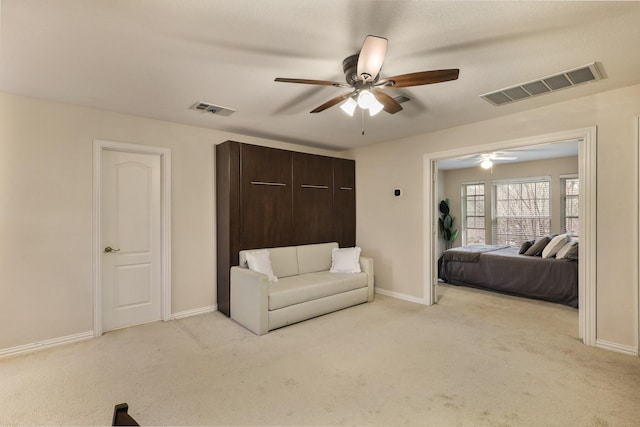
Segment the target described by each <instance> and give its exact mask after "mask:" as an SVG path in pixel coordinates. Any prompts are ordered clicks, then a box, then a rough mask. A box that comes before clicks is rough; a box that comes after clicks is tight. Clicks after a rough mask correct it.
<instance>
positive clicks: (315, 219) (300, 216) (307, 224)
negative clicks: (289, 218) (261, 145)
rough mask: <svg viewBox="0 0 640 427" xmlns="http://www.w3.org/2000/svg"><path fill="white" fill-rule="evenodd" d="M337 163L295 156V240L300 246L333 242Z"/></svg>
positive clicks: (317, 158)
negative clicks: (333, 171) (334, 174)
mask: <svg viewBox="0 0 640 427" xmlns="http://www.w3.org/2000/svg"><path fill="white" fill-rule="evenodd" d="M332 170H333V159H332V158H331V157H324V156H316V155H312V154H304V153H293V236H294V243H295V244H296V245H305V244H310V243H324V242H331V241H333V191H332V187H333V173H332Z"/></svg>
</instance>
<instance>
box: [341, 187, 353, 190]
mask: <svg viewBox="0 0 640 427" xmlns="http://www.w3.org/2000/svg"><path fill="white" fill-rule="evenodd" d="M340 190H353V187H340Z"/></svg>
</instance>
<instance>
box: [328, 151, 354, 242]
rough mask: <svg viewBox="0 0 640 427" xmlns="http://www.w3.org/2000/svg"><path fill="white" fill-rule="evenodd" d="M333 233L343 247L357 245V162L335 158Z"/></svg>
mask: <svg viewBox="0 0 640 427" xmlns="http://www.w3.org/2000/svg"><path fill="white" fill-rule="evenodd" d="M333 176H334V187H333V233H334V240H335V241H336V242H338V244H339V245H340V247H341V248H344V247H352V246H355V245H356V162H355V161H354V160H347V159H333Z"/></svg>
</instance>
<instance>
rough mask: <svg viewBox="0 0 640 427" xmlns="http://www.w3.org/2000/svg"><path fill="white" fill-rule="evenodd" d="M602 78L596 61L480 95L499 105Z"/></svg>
mask: <svg viewBox="0 0 640 427" xmlns="http://www.w3.org/2000/svg"><path fill="white" fill-rule="evenodd" d="M600 79H602V74H600V71H599V70H598V67H597V66H596V64H595V62H594V63H591V64H588V65H584V66H582V67H578V68H574V69H572V70H568V71H563V72H561V73H558V74H554V75H552V76H548V77H543V78H541V79H538V80H534V81H530V82H527V83H522V84H519V85H516V86H511V87H508V88H504V89H500V90H497V91H495V92H491V93H485V94H484V95H480V97H481V98H484V99H485V100H487V101H489V102H490V103H491V104H493V105H495V106H499V105H504V104H509V103H511V102H515V101H519V100H521V99H527V98H531V97H532V96H536V95H542V94H545V93H550V92H554V91H556V90H560V89H564V88H566V87H571V86H577V85H581V84H583V83H589V82H594V81H597V80H600Z"/></svg>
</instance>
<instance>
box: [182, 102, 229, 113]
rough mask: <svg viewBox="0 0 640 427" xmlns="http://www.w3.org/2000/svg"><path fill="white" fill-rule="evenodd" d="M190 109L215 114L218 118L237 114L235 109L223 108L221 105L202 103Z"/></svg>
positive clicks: (197, 103)
mask: <svg viewBox="0 0 640 427" xmlns="http://www.w3.org/2000/svg"><path fill="white" fill-rule="evenodd" d="M190 108H191V109H192V110H196V111H202V112H203V113H211V114H215V115H216V116H230V115H232V114H233V113H235V112H236V110H234V109H233V108H227V107H222V106H220V105H215V104H211V103H209V102H202V101H198V102H196V103H195V104H193V105H192V106H191V107H190Z"/></svg>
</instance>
